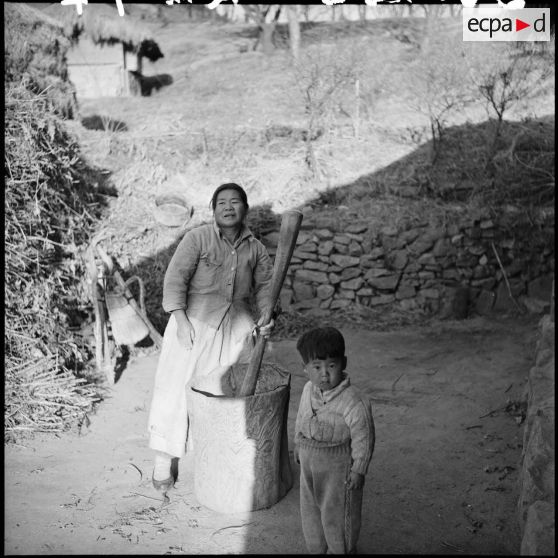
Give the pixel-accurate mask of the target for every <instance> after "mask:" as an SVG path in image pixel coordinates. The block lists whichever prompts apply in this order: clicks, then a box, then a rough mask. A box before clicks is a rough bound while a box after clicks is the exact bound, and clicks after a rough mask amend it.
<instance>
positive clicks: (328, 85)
mask: <svg viewBox="0 0 558 558" xmlns="http://www.w3.org/2000/svg"><path fill="white" fill-rule="evenodd" d="M359 68H360V65H359V61H358V52H357V50H356V49H351V50H349V51H347V52H345V51H342V50H341V51H339V50H335V49H328V48H327V47H325V46H323V47H321V48H320V47H315V48H311V49H306V50H305V51H303V54H302V55H301V57H300V59H299V61H298V62H297V63H296V64H294V65H293V72H294V79H295V83H296V86H297V89H298V91H299V93H300V97H299V98H301V99H302V101H303V103H304V112H305V114H306V119H307V120H306V134H305V143H306V163H307V165H308V167H309V169H310V171H311V173H312V176H313V178H317V177H318V176H319V169H318V163H317V159H316V155H315V152H314V146H313V142H314V141H315V140H316V139H317V138H318V137H319V136H320V135H321V134H322V133H323V131H324V127H325V126H326V125H327V121H328V120H329V119H330V118H331V115H332V113H333V111H334V110H335V108H336V107H337V106H338V105H339V102H340V99H342V98H343V97H344V96H345V95H346V93H347V91H346V88H347V86H349V87H350V86H351V85H352V84H354V82H355V79H356V78H357V77H358V73H359V71H360V70H359Z"/></svg>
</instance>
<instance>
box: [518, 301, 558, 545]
mask: <svg viewBox="0 0 558 558" xmlns="http://www.w3.org/2000/svg"><path fill="white" fill-rule="evenodd" d="M554 354H555V342H554V311H553V309H551V314H550V315H546V316H544V318H543V319H542V320H541V323H540V338H539V343H538V347H537V354H536V362H535V366H533V368H531V370H530V372H529V382H528V386H527V392H528V393H527V401H528V405H527V418H526V423H525V431H524V435H523V452H522V467H521V472H520V476H519V482H520V487H519V500H518V513H519V524H520V527H521V537H522V539H521V554H522V555H531V556H534V555H535V556H554V555H555V527H554V522H555V493H554V492H555V488H554V475H555V444H554V435H555V431H554V430H555V401H554V383H555V382H554V360H555V359H554Z"/></svg>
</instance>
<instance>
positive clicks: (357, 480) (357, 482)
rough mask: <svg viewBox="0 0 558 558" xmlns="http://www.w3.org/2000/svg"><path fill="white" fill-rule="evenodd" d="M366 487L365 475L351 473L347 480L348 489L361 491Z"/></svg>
mask: <svg viewBox="0 0 558 558" xmlns="http://www.w3.org/2000/svg"><path fill="white" fill-rule="evenodd" d="M363 486H364V475H361V474H360V473H355V472H354V471H351V472H350V474H349V478H348V479H347V488H348V489H349V490H360V489H361V488H362V487H363Z"/></svg>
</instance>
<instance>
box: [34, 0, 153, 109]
mask: <svg viewBox="0 0 558 558" xmlns="http://www.w3.org/2000/svg"><path fill="white" fill-rule="evenodd" d="M37 6H38V7H39V6H40V8H41V10H42V12H43V13H44V14H45V15H47V16H49V17H50V18H52V19H53V20H55V21H56V22H58V24H59V25H60V26H61V27H62V29H63V30H64V34H65V36H66V37H67V38H68V39H69V40H70V41H71V48H70V50H69V51H68V69H69V73H70V79H71V80H72V82H73V83H74V84H75V86H76V92H77V97H78V99H79V98H80V97H81V98H86V97H103V96H110V97H112V96H127V95H134V94H141V83H142V79H143V78H142V74H143V63H142V60H143V58H147V59H148V60H150V61H151V62H156V61H157V60H158V59H160V58H162V57H163V53H162V52H161V50H160V48H159V45H158V44H157V42H156V41H155V39H154V36H153V34H152V33H151V32H150V31H149V29H148V28H147V27H146V26H145V25H143V24H142V23H141V22H139V21H137V19H135V18H133V17H132V16H130V15H125V16H120V15H119V13H118V9H117V7H116V4H115V3H114V4H104V3H103V4H86V5H84V6H83V8H82V13H81V15H80V14H78V12H77V9H76V7H75V6H74V5H62V4H61V3H60V2H56V3H51V4H40V5H37Z"/></svg>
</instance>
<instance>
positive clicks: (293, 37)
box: [287, 4, 300, 60]
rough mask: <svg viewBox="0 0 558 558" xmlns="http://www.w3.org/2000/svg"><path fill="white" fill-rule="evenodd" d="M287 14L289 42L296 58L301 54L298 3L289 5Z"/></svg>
mask: <svg viewBox="0 0 558 558" xmlns="http://www.w3.org/2000/svg"><path fill="white" fill-rule="evenodd" d="M287 16H288V18H289V43H290V46H291V54H292V55H293V58H294V59H295V60H298V58H299V55H300V21H299V9H298V5H296V4H293V5H287Z"/></svg>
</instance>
